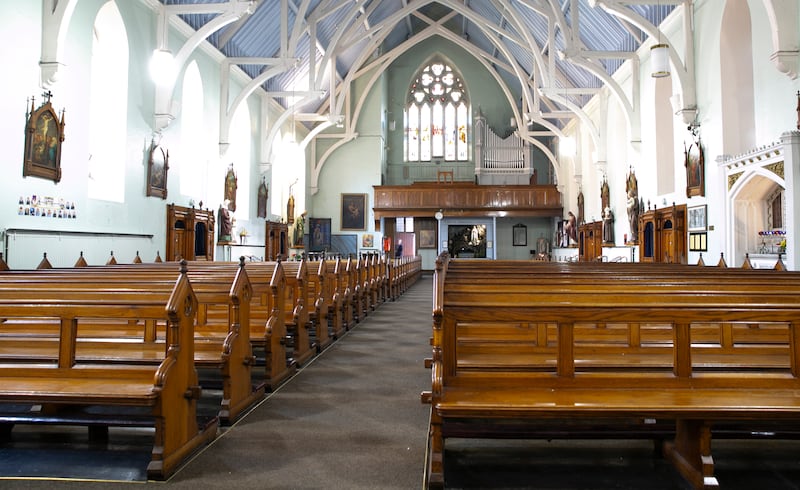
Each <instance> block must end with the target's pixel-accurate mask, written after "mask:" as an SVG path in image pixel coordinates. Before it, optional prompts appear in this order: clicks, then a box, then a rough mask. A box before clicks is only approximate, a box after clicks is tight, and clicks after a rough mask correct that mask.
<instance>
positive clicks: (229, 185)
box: [223, 163, 239, 212]
mask: <svg viewBox="0 0 800 490" xmlns="http://www.w3.org/2000/svg"><path fill="white" fill-rule="evenodd" d="M238 187H239V179H237V178H236V172H234V171H233V163H231V164H230V165H229V166H228V172H227V173H226V174H225V193H224V194H223V195H224V196H225V197H224V200H225V201H227V202H228V210H229V211H234V212H235V211H236V189H237V188H238Z"/></svg>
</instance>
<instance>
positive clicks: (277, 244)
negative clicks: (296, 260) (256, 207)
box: [264, 221, 289, 260]
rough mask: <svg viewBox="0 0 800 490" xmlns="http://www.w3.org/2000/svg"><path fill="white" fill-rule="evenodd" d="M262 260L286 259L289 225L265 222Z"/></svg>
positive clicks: (287, 255)
mask: <svg viewBox="0 0 800 490" xmlns="http://www.w3.org/2000/svg"><path fill="white" fill-rule="evenodd" d="M264 236H265V237H266V243H265V244H264V260H286V259H287V258H288V257H289V225H288V224H286V223H278V222H275V221H267V222H266V230H265V233H264Z"/></svg>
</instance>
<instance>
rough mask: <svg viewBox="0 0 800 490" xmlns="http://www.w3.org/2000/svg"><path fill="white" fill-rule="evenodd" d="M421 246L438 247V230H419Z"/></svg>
mask: <svg viewBox="0 0 800 490" xmlns="http://www.w3.org/2000/svg"><path fill="white" fill-rule="evenodd" d="M419 248H436V230H419Z"/></svg>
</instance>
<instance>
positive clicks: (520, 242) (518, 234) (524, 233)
mask: <svg viewBox="0 0 800 490" xmlns="http://www.w3.org/2000/svg"><path fill="white" fill-rule="evenodd" d="M513 242H514V246H515V247H525V246H527V245H528V227H527V226H525V225H523V224H518V225H514V235H513Z"/></svg>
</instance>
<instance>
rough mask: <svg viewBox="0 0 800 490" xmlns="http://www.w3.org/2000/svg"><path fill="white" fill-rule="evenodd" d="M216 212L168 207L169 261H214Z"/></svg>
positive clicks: (167, 257) (172, 205)
mask: <svg viewBox="0 0 800 490" xmlns="http://www.w3.org/2000/svg"><path fill="white" fill-rule="evenodd" d="M214 222H215V218H214V212H213V211H211V210H208V209H195V208H193V207H192V208H186V207H183V206H176V205H175V204H168V205H167V255H166V259H167V260H181V259H186V260H209V261H211V260H214V233H215V231H216V228H215V227H214Z"/></svg>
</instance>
